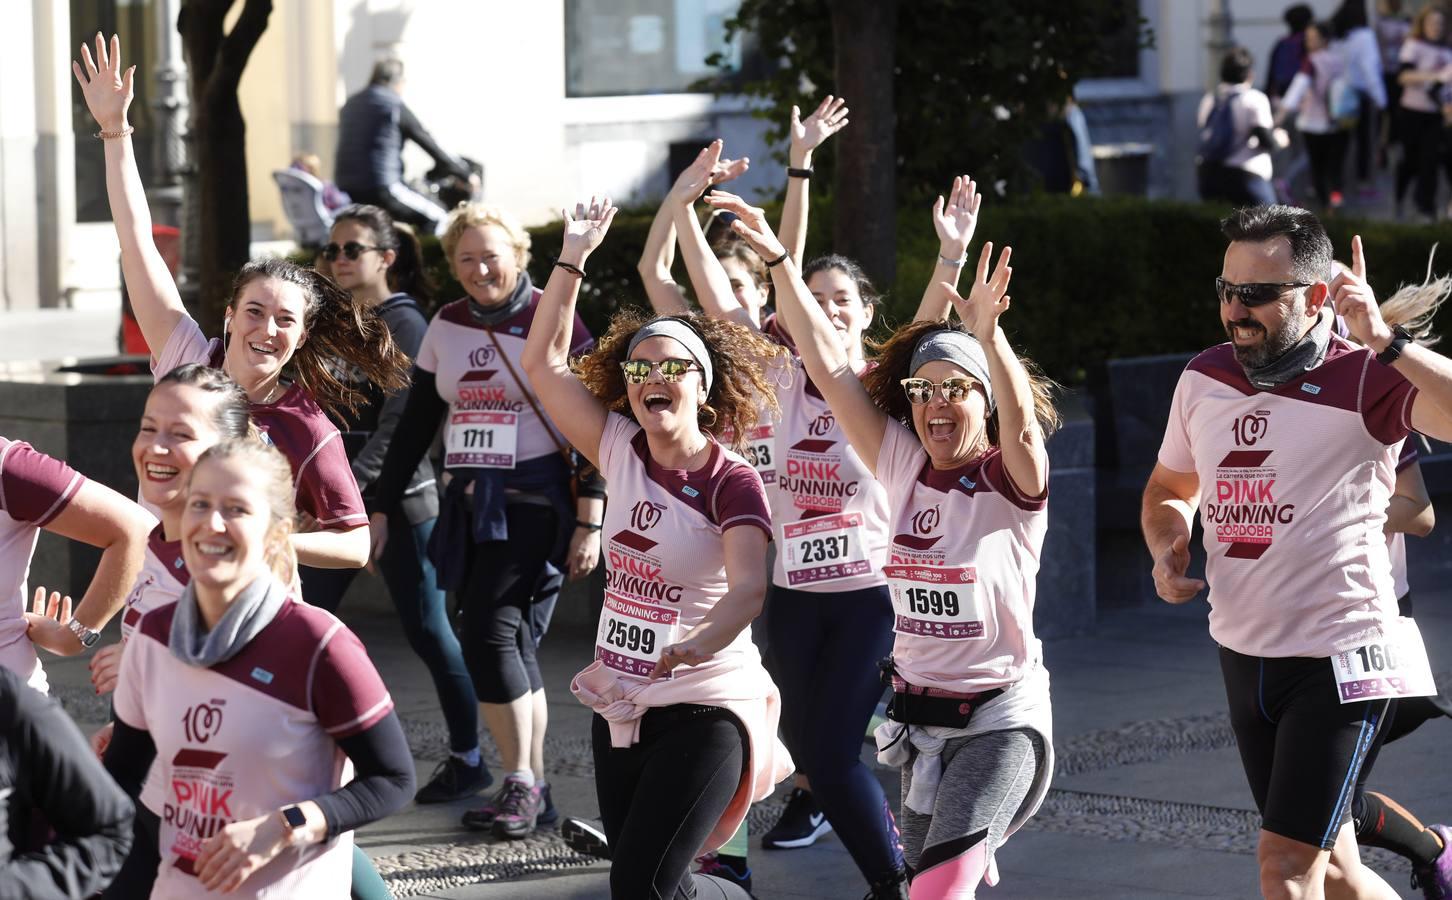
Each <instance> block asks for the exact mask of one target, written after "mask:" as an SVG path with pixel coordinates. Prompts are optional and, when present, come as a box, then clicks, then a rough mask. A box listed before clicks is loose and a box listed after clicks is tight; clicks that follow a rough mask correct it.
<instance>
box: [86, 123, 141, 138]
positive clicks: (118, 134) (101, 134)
mask: <svg viewBox="0 0 1452 900" xmlns="http://www.w3.org/2000/svg"><path fill="white" fill-rule="evenodd" d="M135 130H136V129H135V128H132V127H131V126H130V125H127V126H126V127H125V128H123V129H121V130H120V131H98V132H96V134H95V136H96V137H98V138H100V139H101V140H103V141H109V140H112V139H114V138H124V137H125V136H126V135H128V134H130V133H131V132H133V131H135Z"/></svg>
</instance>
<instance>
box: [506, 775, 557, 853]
mask: <svg viewBox="0 0 1452 900" xmlns="http://www.w3.org/2000/svg"><path fill="white" fill-rule="evenodd" d="M544 787H545V786H544V785H542V784H537V785H527V784H525V783H524V782H523V781H520V780H518V779H515V778H512V777H505V779H504V787H503V789H501V790H500V792H499V798H498V801H497V803H496V805H495V815H494V836H495V837H497V838H500V839H502V840H507V841H514V840H519V839H520V838H523V837H528V836H529V835H530V834H532V833H533V832H534V829H535V827H536V826H538V825H539V814H540V810H542V809H544V798H543V794H544Z"/></svg>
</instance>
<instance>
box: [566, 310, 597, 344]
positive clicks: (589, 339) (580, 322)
mask: <svg viewBox="0 0 1452 900" xmlns="http://www.w3.org/2000/svg"><path fill="white" fill-rule="evenodd" d="M573 329H574V330H573V331H572V332H571V334H570V352H571V353H586V352H588V351H590V350H593V349H595V336H594V335H593V334H591V333H590V329H589V328H587V327H586V326H585V320H584V319H582V318H580V314H579V313H575V324H574V325H573Z"/></svg>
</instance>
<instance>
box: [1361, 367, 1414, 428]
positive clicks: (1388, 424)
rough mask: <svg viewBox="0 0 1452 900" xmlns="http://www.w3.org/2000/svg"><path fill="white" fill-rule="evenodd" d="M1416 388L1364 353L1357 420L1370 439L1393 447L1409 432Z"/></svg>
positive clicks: (1400, 375) (1393, 370) (1392, 370)
mask: <svg viewBox="0 0 1452 900" xmlns="http://www.w3.org/2000/svg"><path fill="white" fill-rule="evenodd" d="M1416 399H1417V389H1416V388H1415V387H1413V386H1412V383H1411V382H1410V381H1407V380H1406V379H1405V378H1403V377H1402V374H1401V373H1400V372H1398V371H1397V370H1396V369H1393V368H1392V367H1391V366H1384V365H1382V364H1381V363H1379V362H1377V361H1376V360H1375V358H1373V357H1372V355H1371V351H1369V350H1368V351H1366V366H1365V368H1364V369H1363V370H1362V373H1361V398H1360V401H1359V403H1358V405H1359V406H1360V408H1361V419H1362V421H1363V422H1365V423H1366V430H1367V432H1368V433H1370V434H1371V436H1372V437H1374V438H1376V439H1377V440H1379V441H1381V442H1382V443H1383V444H1395V443H1396V442H1397V441H1399V440H1401V439H1402V438H1404V437H1406V436H1407V435H1408V434H1410V433H1411V430H1412V404H1413V403H1414V402H1415V401H1416Z"/></svg>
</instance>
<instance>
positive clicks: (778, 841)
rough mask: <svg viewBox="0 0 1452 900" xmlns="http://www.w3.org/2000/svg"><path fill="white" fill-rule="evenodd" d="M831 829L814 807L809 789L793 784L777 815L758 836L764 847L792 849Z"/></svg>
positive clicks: (809, 844) (825, 819)
mask: <svg viewBox="0 0 1452 900" xmlns="http://www.w3.org/2000/svg"><path fill="white" fill-rule="evenodd" d="M831 830H832V825H831V823H829V822H828V821H827V816H826V815H825V814H824V813H823V812H822V811H821V810H820V809H818V808H817V804H816V801H814V800H813V799H812V792H811V791H804V790H802V789H801V788H793V789H792V793H791V796H790V797H788V798H787V804H786V809H785V810H783V811H782V814H781V818H780V819H778V820H777V822H776V824H775V825H773V826H772V828H771V830H770V831H768V832H767V833H766V834H765V835H764V836H763V837H762V839H761V846H763V847H765V848H766V849H768V850H795V849H796V848H798V847H810V846H812V845H813V844H815V843H816V842H817V838H819V837H821V836H822V835H824V834H826V833H827V832H829V831H831Z"/></svg>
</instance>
